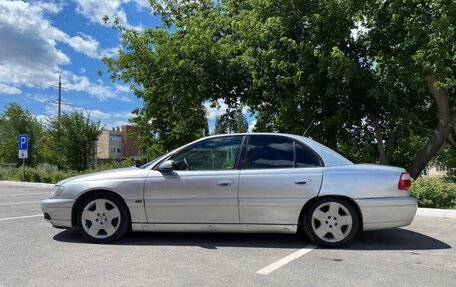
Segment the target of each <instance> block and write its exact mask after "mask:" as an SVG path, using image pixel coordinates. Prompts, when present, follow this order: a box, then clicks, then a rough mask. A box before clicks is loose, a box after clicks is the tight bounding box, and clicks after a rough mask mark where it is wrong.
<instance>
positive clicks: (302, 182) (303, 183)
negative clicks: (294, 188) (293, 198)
mask: <svg viewBox="0 0 456 287" xmlns="http://www.w3.org/2000/svg"><path fill="white" fill-rule="evenodd" d="M311 182H312V180H310V179H303V180H297V181H295V184H299V185H309V184H310V183H311Z"/></svg>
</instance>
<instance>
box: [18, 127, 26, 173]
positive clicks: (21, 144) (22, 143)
mask: <svg viewBox="0 0 456 287" xmlns="http://www.w3.org/2000/svg"><path fill="white" fill-rule="evenodd" d="M17 146H18V150H19V158H22V180H24V181H25V159H26V158H28V135H27V134H22V135H19V136H18V140H17Z"/></svg>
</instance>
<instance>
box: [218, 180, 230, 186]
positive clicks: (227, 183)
mask: <svg viewBox="0 0 456 287" xmlns="http://www.w3.org/2000/svg"><path fill="white" fill-rule="evenodd" d="M231 184H233V182H232V181H228V180H227V181H225V180H223V181H219V182H217V185H218V186H231Z"/></svg>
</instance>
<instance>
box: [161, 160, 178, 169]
mask: <svg viewBox="0 0 456 287" xmlns="http://www.w3.org/2000/svg"><path fill="white" fill-rule="evenodd" d="M173 169H174V163H173V161H172V160H166V161H164V162H162V163H161V164H160V165H159V166H158V170H161V171H170V170H173Z"/></svg>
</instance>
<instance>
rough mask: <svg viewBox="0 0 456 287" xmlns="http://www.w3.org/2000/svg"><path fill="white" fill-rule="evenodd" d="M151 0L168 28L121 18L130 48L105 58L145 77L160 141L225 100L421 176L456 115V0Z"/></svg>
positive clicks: (128, 76) (141, 85) (144, 92)
mask: <svg viewBox="0 0 456 287" xmlns="http://www.w3.org/2000/svg"><path fill="white" fill-rule="evenodd" d="M151 5H152V8H153V11H154V12H155V13H156V14H157V15H160V16H161V17H162V19H163V22H164V26H163V27H157V28H147V29H145V30H144V31H143V32H137V31H132V30H127V29H125V28H123V27H119V26H116V28H117V29H119V31H121V33H122V39H123V44H124V49H123V51H121V52H120V53H119V58H118V59H105V63H106V64H107V66H108V69H109V71H110V72H111V74H112V77H113V79H121V80H125V81H132V82H134V83H136V84H137V85H138V89H137V91H136V94H137V95H138V97H141V98H143V99H144V100H145V107H144V108H143V109H141V110H138V117H137V118H136V120H137V121H138V122H140V123H141V125H142V126H144V127H148V128H146V133H145V135H146V136H145V137H144V138H145V140H146V141H151V142H150V145H149V146H151V147H154V146H157V147H160V149H162V150H163V149H164V147H171V146H173V144H174V143H176V144H177V143H178V142H179V140H183V139H188V138H192V137H194V136H196V135H195V133H193V132H192V131H194V129H193V128H196V127H197V128H198V130H200V126H199V125H198V124H195V122H193V125H191V127H193V128H188V129H185V132H184V133H180V132H179V131H180V130H179V129H177V130H174V127H175V126H179V125H183V126H185V127H188V125H186V123H188V122H189V121H192V120H197V119H199V120H201V122H204V119H203V118H204V117H201V115H202V113H203V111H202V110H201V109H199V108H198V107H200V106H199V105H201V104H202V103H203V102H205V101H208V100H209V101H212V102H213V103H215V102H217V101H218V100H220V99H222V100H224V101H225V103H227V105H228V106H229V111H230V113H232V112H234V111H236V110H237V107H238V105H239V104H244V105H247V106H248V107H249V108H250V110H251V111H252V112H253V113H255V114H256V115H257V125H256V128H255V130H257V131H279V132H289V133H295V134H305V135H307V136H311V137H313V138H315V139H317V140H319V141H322V142H323V143H325V144H327V145H328V146H330V147H333V148H341V149H344V150H345V151H348V152H349V153H352V152H350V151H355V152H356V153H358V154H359V155H360V156H361V157H362V158H363V159H367V160H370V161H372V160H377V161H378V162H380V163H383V164H398V165H406V166H408V170H409V172H410V173H411V175H412V176H413V177H417V176H418V175H419V173H420V171H421V170H422V169H423V168H424V166H425V164H426V163H427V162H429V160H430V159H431V158H432V157H434V156H435V155H436V154H437V152H438V150H439V149H440V147H441V146H442V144H443V142H444V141H445V139H446V138H448V135H449V133H450V130H451V127H452V126H453V125H454V122H455V121H456V119H455V118H456V116H455V101H456V97H454V92H455V85H456V81H455V80H454V79H455V75H456V71H455V65H456V64H455V63H456V61H455V59H454V55H456V39H455V37H456V36H455V35H456V33H455V27H456V25H455V24H456V23H455V21H456V20H455V19H456V15H455V13H456V12H455V11H456V2H454V1H452V0H433V1H427V0H386V1H385V0H375V1H367V0H346V1H338V0H328V1H315V0H245V1H235V0H226V1H221V2H215V3H214V2H212V1H209V0H199V1H198V0H197V1H193V0H188V1H176V0H163V1H151ZM192 108H193V109H196V110H197V111H199V112H201V113H199V112H192V113H186V111H188V110H191V109H192ZM163 113H165V114H164V115H163ZM166 113H171V115H172V116H167V114H166ZM229 118H230V119H232V118H233V117H232V116H230V117H229ZM196 122H197V123H200V122H199V121H198V120H197V121H196ZM219 122H222V119H219ZM436 123H437V124H436ZM433 125H436V127H435V129H432V126H433ZM151 134H152V135H154V136H153V137H151V136H150V135H151ZM172 135H181V136H178V137H177V139H176V138H175V137H173V136H172ZM184 135H185V136H184ZM170 139H172V140H170ZM157 141H158V142H159V144H158V145H155V143H156V142H157ZM160 141H161V142H160ZM179 143H180V142H179Z"/></svg>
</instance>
